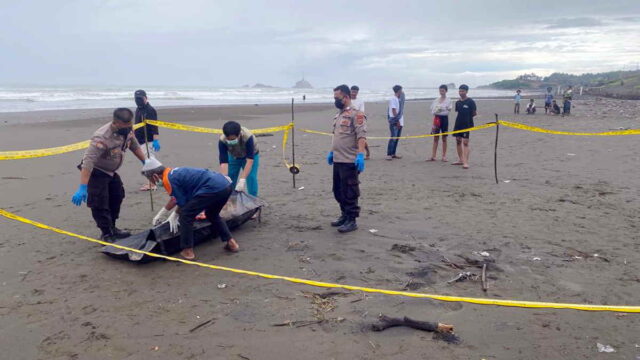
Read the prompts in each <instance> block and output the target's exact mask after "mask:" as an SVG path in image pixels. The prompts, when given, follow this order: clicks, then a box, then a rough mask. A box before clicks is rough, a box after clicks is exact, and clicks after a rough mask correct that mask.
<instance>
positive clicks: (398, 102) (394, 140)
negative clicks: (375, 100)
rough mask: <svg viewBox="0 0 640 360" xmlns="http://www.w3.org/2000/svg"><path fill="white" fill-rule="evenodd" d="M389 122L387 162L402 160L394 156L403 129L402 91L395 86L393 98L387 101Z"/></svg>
mask: <svg viewBox="0 0 640 360" xmlns="http://www.w3.org/2000/svg"><path fill="white" fill-rule="evenodd" d="M387 120H388V121H389V131H390V133H391V139H389V144H388V145H387V160H393V159H402V156H400V155H397V154H396V149H397V148H398V140H399V139H398V138H399V137H400V136H401V135H402V128H403V127H404V91H402V86H400V85H395V86H394V87H393V96H392V97H391V99H389V112H388V114H387Z"/></svg>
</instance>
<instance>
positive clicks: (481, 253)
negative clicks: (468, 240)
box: [472, 251, 491, 257]
mask: <svg viewBox="0 0 640 360" xmlns="http://www.w3.org/2000/svg"><path fill="white" fill-rule="evenodd" d="M472 254H473V255H478V256H482V257H489V256H491V254H489V253H488V252H487V251H474V252H472Z"/></svg>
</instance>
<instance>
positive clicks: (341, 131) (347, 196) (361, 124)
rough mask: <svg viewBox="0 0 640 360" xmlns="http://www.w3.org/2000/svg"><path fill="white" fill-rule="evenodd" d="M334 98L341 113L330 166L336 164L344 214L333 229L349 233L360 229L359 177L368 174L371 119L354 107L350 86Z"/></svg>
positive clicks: (335, 127)
mask: <svg viewBox="0 0 640 360" xmlns="http://www.w3.org/2000/svg"><path fill="white" fill-rule="evenodd" d="M333 98H334V101H335V106H336V107H337V108H338V109H339V110H340V112H339V113H338V115H336V116H335V117H334V118H333V140H332V144H331V151H330V152H329V154H328V155H327V163H329V165H333V195H334V197H335V198H336V201H337V202H338V204H340V210H341V212H342V214H341V215H340V218H338V220H336V221H334V222H332V223H331V226H334V227H337V228H338V231H339V232H341V233H346V232H350V231H354V230H357V229H358V225H357V223H356V218H358V216H360V207H359V206H358V197H360V186H359V184H360V181H359V179H358V175H359V174H360V173H361V172H363V171H364V163H365V160H364V153H365V145H366V143H367V118H366V116H365V115H364V113H363V112H362V111H357V110H355V109H353V108H352V104H351V90H350V89H349V87H348V86H347V85H340V86H338V87H336V88H335V89H333Z"/></svg>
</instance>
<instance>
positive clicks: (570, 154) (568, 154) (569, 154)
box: [567, 153, 576, 156]
mask: <svg viewBox="0 0 640 360" xmlns="http://www.w3.org/2000/svg"><path fill="white" fill-rule="evenodd" d="M567 156H576V154H573V153H567Z"/></svg>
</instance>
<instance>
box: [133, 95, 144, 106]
mask: <svg viewBox="0 0 640 360" xmlns="http://www.w3.org/2000/svg"><path fill="white" fill-rule="evenodd" d="M135 101H136V105H137V106H138V107H139V108H140V107H143V106H144V98H141V97H136V98H135Z"/></svg>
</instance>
